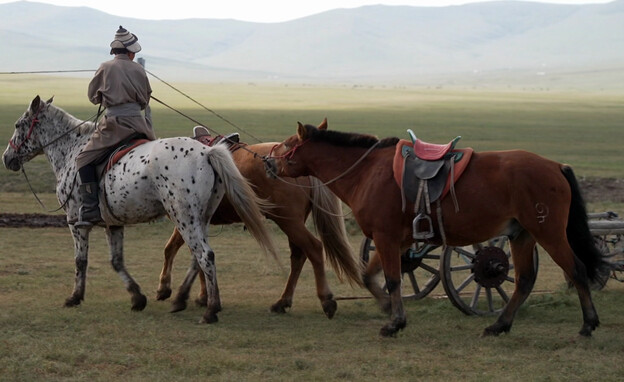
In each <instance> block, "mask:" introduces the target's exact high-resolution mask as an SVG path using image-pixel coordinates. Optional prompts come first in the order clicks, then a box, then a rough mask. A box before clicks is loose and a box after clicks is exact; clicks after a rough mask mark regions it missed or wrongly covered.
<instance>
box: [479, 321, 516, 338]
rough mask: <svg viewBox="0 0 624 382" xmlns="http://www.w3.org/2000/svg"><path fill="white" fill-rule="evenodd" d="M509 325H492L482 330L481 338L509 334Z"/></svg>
mask: <svg viewBox="0 0 624 382" xmlns="http://www.w3.org/2000/svg"><path fill="white" fill-rule="evenodd" d="M510 330H511V325H498V324H494V325H492V326H488V327H487V328H485V329H483V333H482V334H481V337H497V336H498V335H499V334H501V333H509V331H510Z"/></svg>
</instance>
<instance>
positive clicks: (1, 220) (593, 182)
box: [0, 178, 624, 228]
mask: <svg viewBox="0 0 624 382" xmlns="http://www.w3.org/2000/svg"><path fill="white" fill-rule="evenodd" d="M579 184H580V186H581V189H582V191H583V195H584V197H585V201H586V202H598V201H609V202H613V203H624V181H623V180H619V179H607V178H593V179H584V178H581V179H579ZM615 212H617V213H624V211H615ZM65 226H67V222H66V219H65V215H46V214H8V213H6V214H4V213H0V227H30V228H41V227H65Z"/></svg>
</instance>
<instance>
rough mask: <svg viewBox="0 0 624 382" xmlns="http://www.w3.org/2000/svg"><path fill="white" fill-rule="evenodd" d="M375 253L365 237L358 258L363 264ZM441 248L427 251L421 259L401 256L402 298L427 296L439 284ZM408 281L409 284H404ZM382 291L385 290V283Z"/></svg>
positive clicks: (371, 241)
mask: <svg viewBox="0 0 624 382" xmlns="http://www.w3.org/2000/svg"><path fill="white" fill-rule="evenodd" d="M374 253H375V243H374V242H373V240H371V239H369V238H367V237H365V238H364V239H363V240H362V244H361V245H360V258H361V259H362V261H363V262H364V264H368V261H369V259H370V258H371V256H372V255H373V254H374ZM440 257H441V248H435V249H432V250H431V251H429V252H428V253H427V254H426V255H424V256H423V257H422V258H418V259H410V258H409V255H408V254H407V253H406V254H404V255H403V256H401V274H402V275H403V288H402V289H403V291H402V292H403V298H404V299H411V300H418V299H421V298H423V297H425V296H426V295H428V294H429V293H430V292H431V291H432V290H433V289H434V288H435V287H436V286H437V285H438V283H439V282H440V271H439V268H440ZM406 278H407V280H409V283H408V282H406ZM383 289H386V286H385V283H384V286H383Z"/></svg>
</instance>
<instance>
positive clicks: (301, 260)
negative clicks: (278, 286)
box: [271, 240, 306, 313]
mask: <svg viewBox="0 0 624 382" xmlns="http://www.w3.org/2000/svg"><path fill="white" fill-rule="evenodd" d="M288 246H289V247H290V273H289V274H288V280H287V281H286V286H285V287H284V291H283V292H282V295H281V296H280V299H279V300H277V302H276V303H274V304H273V305H271V312H274V313H286V309H288V308H290V307H291V306H292V300H293V295H294V294H295V287H296V286H297V281H298V280H299V276H300V275H301V270H302V269H303V265H304V264H305V261H306V257H305V255H304V254H303V251H302V250H301V248H299V247H298V246H296V245H295V244H293V242H292V241H290V240H289V241H288Z"/></svg>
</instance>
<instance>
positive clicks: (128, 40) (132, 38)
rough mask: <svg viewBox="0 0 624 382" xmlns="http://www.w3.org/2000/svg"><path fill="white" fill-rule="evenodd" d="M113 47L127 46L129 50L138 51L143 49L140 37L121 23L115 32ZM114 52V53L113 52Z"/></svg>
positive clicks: (111, 44)
mask: <svg viewBox="0 0 624 382" xmlns="http://www.w3.org/2000/svg"><path fill="white" fill-rule="evenodd" d="M110 47H111V49H115V48H122V49H123V48H126V49H128V52H132V53H137V52H140V51H141V45H139V38H138V37H137V36H136V35H135V34H134V33H130V32H128V31H127V30H126V29H125V28H124V27H122V26H121V25H120V26H119V29H117V33H115V39H114V40H113V42H111V43H110ZM111 54H112V53H111Z"/></svg>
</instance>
